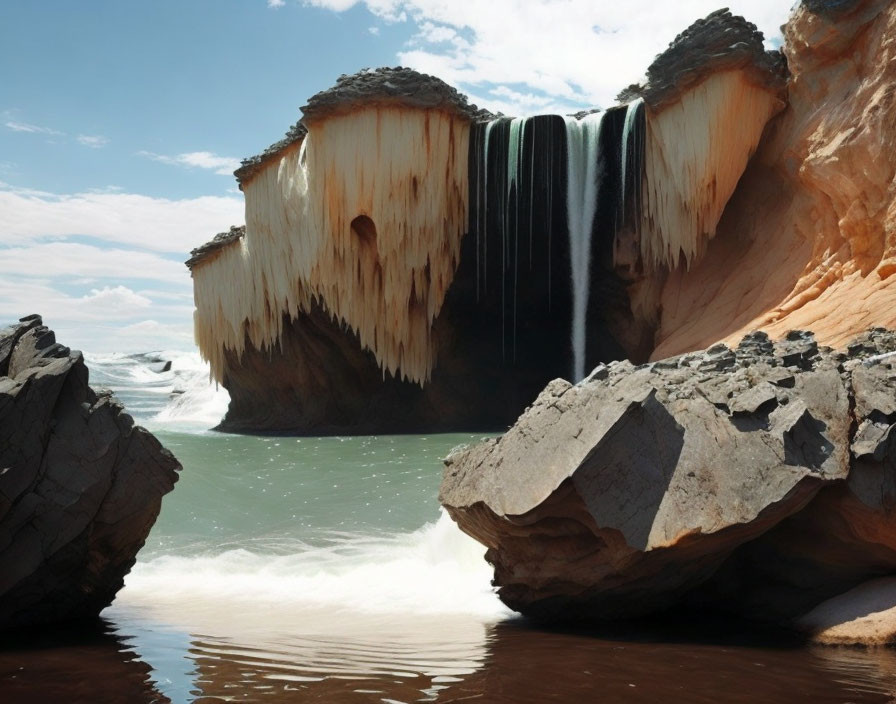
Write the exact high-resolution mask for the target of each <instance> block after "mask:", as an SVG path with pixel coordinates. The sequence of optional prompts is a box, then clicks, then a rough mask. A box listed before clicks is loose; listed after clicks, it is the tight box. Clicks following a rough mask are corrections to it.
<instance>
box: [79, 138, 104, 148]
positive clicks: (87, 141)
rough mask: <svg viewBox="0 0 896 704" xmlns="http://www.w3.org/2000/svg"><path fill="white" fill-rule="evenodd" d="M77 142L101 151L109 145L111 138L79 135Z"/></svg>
mask: <svg viewBox="0 0 896 704" xmlns="http://www.w3.org/2000/svg"><path fill="white" fill-rule="evenodd" d="M77 140H78V142H79V143H80V144H83V145H84V146H85V147H90V148H91V149H100V148H101V147H105V146H106V145H107V144H108V143H109V138H108V137H103V135H101V134H94V135H90V134H79V135H78V136H77Z"/></svg>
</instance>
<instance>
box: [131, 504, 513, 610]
mask: <svg viewBox="0 0 896 704" xmlns="http://www.w3.org/2000/svg"><path fill="white" fill-rule="evenodd" d="M281 550H282V546H281ZM483 554H484V548H483V546H482V545H480V544H479V543H477V542H476V541H474V540H473V539H472V538H470V537H468V536H466V535H465V534H463V533H462V532H461V531H460V530H459V529H458V528H457V526H456V525H455V524H454V522H453V521H452V520H451V519H450V518H449V517H448V515H447V513H445V512H444V511H443V513H442V515H441V517H440V518H439V520H438V521H437V522H435V523H430V524H427V525H425V526H424V527H422V528H420V529H419V530H417V531H414V532H413V533H405V534H393V535H387V536H363V535H342V536H340V537H339V538H337V539H334V541H333V542H332V543H331V544H328V545H327V546H325V547H320V546H310V545H307V544H304V543H296V544H295V545H293V546H291V550H290V551H289V552H288V553H287V554H282V552H281V554H270V553H267V554H266V553H265V552H264V551H258V552H256V551H250V550H245V549H237V550H228V551H226V552H221V553H218V554H212V555H201V556H194V557H186V556H163V557H158V558H155V559H152V560H148V561H146V562H138V563H137V565H136V566H135V567H134V569H133V570H132V572H131V573H130V574H129V575H128V577H127V579H126V581H125V588H124V589H123V590H122V591H121V593H120V594H119V596H118V599H117V600H116V607H117V608H124V609H126V610H128V611H131V610H134V609H137V610H141V611H144V612H151V613H153V614H154V615H155V616H159V615H161V614H159V613H158V612H159V611H160V610H161V612H163V613H164V614H165V615H166V616H165V620H167V621H170V620H175V621H177V620H181V619H180V618H179V617H178V614H180V616H181V617H183V618H186V619H187V620H188V621H189V620H190V619H191V614H192V615H195V614H196V613H197V612H202V611H203V610H207V609H209V608H213V609H214V610H215V611H216V612H219V613H220V612H224V613H227V612H232V613H238V612H241V611H245V610H246V609H247V608H248V609H249V611H250V612H251V613H253V614H256V615H257V614H259V613H261V612H265V610H266V609H268V610H270V609H271V608H272V607H276V610H277V611H276V612H273V613H283V612H285V611H289V610H293V611H295V610H302V609H319V608H320V607H327V611H328V612H332V611H333V610H339V609H344V610H348V611H356V612H365V613H375V614H403V615H409V614H420V615H422V614H429V615H450V614H457V615H461V614H466V615H471V616H475V617H477V619H481V620H483V621H489V620H497V619H500V618H504V617H506V616H508V615H510V613H511V612H510V611H508V610H507V609H506V607H504V606H503V605H502V604H501V602H500V601H499V600H498V598H497V596H496V595H495V593H494V591H493V589H492V587H491V576H492V570H491V567H490V566H489V565H488V564H487V563H486V562H485V560H484V559H483Z"/></svg>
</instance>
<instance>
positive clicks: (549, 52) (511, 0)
mask: <svg viewBox="0 0 896 704" xmlns="http://www.w3.org/2000/svg"><path fill="white" fill-rule="evenodd" d="M791 1H792V0H731V1H730V2H729V3H728V5H729V6H730V7H731V10H732V12H734V13H735V14H741V15H743V16H744V17H746V18H747V19H748V20H749V21H751V22H754V23H755V24H756V25H758V27H759V29H761V30H762V31H763V32H764V33H765V35H766V37H767V38H769V40H770V41H769V44H770V45H771V44H773V43H774V39H775V38H776V37H778V36H779V34H780V32H779V27H780V25H781V24H782V23H783V22H784V21H786V19H787V17H788V15H789V12H790V6H791ZM307 4H312V5H315V6H318V7H325V8H329V9H331V10H333V11H336V12H341V11H344V10H347V9H348V8H350V7H352V6H354V5H356V4H359V0H308V2H307ZM363 4H364V5H365V6H366V7H367V9H368V10H369V11H370V12H371V13H373V14H374V15H375V16H377V17H379V18H381V19H383V20H385V21H388V22H396V21H404V19H406V18H410V21H411V22H413V23H414V25H415V26H416V30H417V33H416V35H415V37H414V39H413V40H412V43H411V45H410V46H408V47H406V48H405V50H403V51H401V52H399V54H398V57H397V58H398V60H399V62H400V63H401V64H403V65H405V66H410V67H412V68H415V69H417V70H419V71H423V72H426V73H431V74H434V75H436V76H439V77H440V78H442V79H443V80H445V81H447V82H448V83H451V84H453V85H455V86H458V87H459V88H461V89H462V90H466V91H468V92H469V91H472V92H475V93H477V94H478V95H479V96H480V99H481V100H482V103H481V104H482V105H484V106H485V107H489V108H491V109H500V110H502V111H503V112H507V113H510V114H514V113H515V114H525V113H528V112H531V111H532V109H540V110H547V109H553V108H552V107H551V106H559V107H563V106H571V107H572V108H574V109H579V108H582V107H594V106H606V105H609V104H612V103H613V102H614V97H615V95H616V94H617V93H618V92H619V91H620V90H621V89H622V88H624V87H625V86H627V85H629V84H630V83H633V82H635V81H639V80H641V77H642V76H643V74H644V72H645V71H646V69H647V67H648V65H649V64H650V63H651V61H652V60H653V58H654V56H655V55H656V54H658V53H660V52H661V51H663V50H664V49H665V48H666V46H668V44H669V42H671V41H672V40H673V39H674V38H675V36H676V35H677V34H678V33H679V32H681V31H682V30H684V29H685V28H686V27H688V26H689V25H690V24H691V23H692V22H694V21H695V20H697V19H699V18H701V17H705V16H706V15H708V14H709V13H710V12H712V11H714V10H716V9H718V7H719V2H718V0H680V1H679V2H676V3H657V2H656V1H655V0H628V1H627V2H624V3H621V2H618V0H489V2H476V3H472V2H447V1H446V0H363ZM501 86H505V87H509V88H511V89H512V90H513V91H515V92H516V93H518V94H519V96H521V97H522V98H525V99H524V100H523V99H517V96H510V95H507V94H504V95H502V94H501V93H496V92H493V89H494V88H496V87H498V88H500V87H501ZM539 96H541V97H540V98H539ZM544 98H549V99H550V100H549V101H548V102H546V103H543V104H539V103H538V100H542V99H544Z"/></svg>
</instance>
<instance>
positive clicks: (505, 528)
mask: <svg viewBox="0 0 896 704" xmlns="http://www.w3.org/2000/svg"><path fill="white" fill-rule="evenodd" d="M894 350H896V334H894V333H891V332H887V331H883V330H873V331H872V332H870V333H868V334H866V335H865V336H863V337H862V338H861V339H860V340H857V341H856V343H855V344H853V345H851V346H850V347H849V349H848V351H847V352H843V353H840V352H834V351H832V350H830V349H828V348H822V347H819V346H818V345H817V344H816V342H815V340H814V338H813V336H812V335H811V334H809V333H802V332H794V333H790V334H789V335H788V336H787V337H786V339H785V340H783V341H781V342H778V343H772V342H771V341H770V339H769V338H768V337H767V336H766V335H765V334H764V333H753V334H750V335H748V336H746V337H745V338H744V339H743V341H742V342H741V343H740V345H739V346H738V347H737V348H736V349H729V348H728V347H726V346H725V345H721V344H719V345H716V346H714V347H711V348H709V349H707V350H705V351H702V352H696V353H690V354H685V355H682V356H679V357H675V358H671V359H666V360H662V361H659V362H655V363H652V364H646V365H641V366H638V367H635V366H633V365H632V364H631V363H629V362H616V363H613V364H610V365H608V366H604V365H602V366H600V367H598V368H597V369H595V370H594V372H592V374H591V375H590V376H589V377H588V378H587V379H585V380H584V381H583V382H581V383H580V384H578V385H575V386H573V385H571V384H569V383H567V382H565V381H562V380H556V381H553V382H551V384H549V385H548V387H547V388H546V389H545V390H544V391H543V392H542V394H541V395H540V396H539V397H538V399H537V400H536V401H535V403H534V404H533V405H532V406H531V407H530V408H529V409H527V411H526V412H525V413H524V414H523V415H522V416H521V417H520V419H519V421H518V422H517V424H516V425H515V426H514V427H513V428H512V429H511V430H510V431H508V432H507V434H506V435H504V436H503V437H501V438H498V439H493V440H489V441H487V442H485V443H483V444H480V445H477V446H474V447H471V448H466V449H463V450H461V451H459V452H457V453H454V454H453V455H452V456H451V457H449V458H448V460H446V469H445V475H444V479H443V482H442V487H441V493H440V499H441V501H442V503H443V504H444V505H445V507H446V508H447V510H448V512H449V513H450V515H451V516H452V518H454V520H455V521H457V523H458V524H459V525H460V527H461V528H462V529H463V530H464V531H465V532H467V533H468V534H470V535H472V536H473V537H474V538H476V539H477V540H479V541H480V542H482V543H483V544H485V545H486V546H487V547H488V552H487V555H486V559H487V560H488V561H489V562H491V563H492V564H493V565H494V567H495V580H494V583H495V585H496V586H498V588H499V590H498V593H499V595H500V597H501V598H502V600H504V602H505V603H507V604H508V606H510V607H511V608H513V609H516V610H517V611H520V612H522V613H524V614H527V615H531V616H535V617H543V618H551V619H554V618H559V619H582V618H588V619H595V620H603V619H615V618H624V617H631V616H639V615H643V614H648V613H652V612H656V611H659V610H662V609H665V608H668V607H672V606H675V605H679V604H683V603H689V604H692V605H693V604H698V605H699V606H700V607H701V608H702V607H705V606H714V607H717V608H723V609H725V610H733V611H737V612H739V613H741V614H742V615H746V616H750V617H763V618H768V617H769V616H771V617H773V618H775V619H784V620H788V619H790V618H793V617H796V616H799V615H800V614H802V613H804V612H806V611H808V610H809V609H811V608H812V607H814V606H816V605H817V604H819V603H820V602H822V601H824V600H825V599H828V598H830V597H832V596H835V595H836V594H839V593H841V592H844V591H846V590H848V589H851V588H853V587H855V586H857V585H858V584H860V583H861V582H863V581H865V580H867V579H870V578H871V577H875V576H880V575H882V574H888V573H896V550H894V548H896V538H893V535H896V531H894V530H893V527H894V526H896V514H894V511H896V485H894V482H896V479H894V475H896V472H894V464H893V463H894V459H896V444H894V443H893V441H892V440H891V437H896V431H894V426H896V368H894V363H896V355H894V354H893V352H894Z"/></svg>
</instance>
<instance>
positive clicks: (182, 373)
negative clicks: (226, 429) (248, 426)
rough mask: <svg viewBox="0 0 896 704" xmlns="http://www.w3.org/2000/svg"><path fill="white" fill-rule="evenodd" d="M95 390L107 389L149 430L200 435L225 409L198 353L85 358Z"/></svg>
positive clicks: (222, 396)
mask: <svg viewBox="0 0 896 704" xmlns="http://www.w3.org/2000/svg"><path fill="white" fill-rule="evenodd" d="M84 357H85V361H86V362H87V366H88V368H89V369H90V381H91V384H92V385H93V386H94V387H95V388H107V389H109V390H111V391H112V392H113V393H114V394H115V396H116V397H117V398H118V400H119V401H121V402H122V403H123V404H124V406H125V408H126V409H127V411H128V412H129V413H130V414H131V415H132V416H134V419H135V420H136V421H137V422H138V423H140V424H141V425H145V426H147V427H149V428H150V429H152V430H167V429H172V430H180V431H187V432H195V431H203V430H207V429H209V428H212V427H214V426H215V425H217V424H218V423H219V422H220V421H221V418H223V417H224V414H225V413H226V411H227V405H228V403H229V402H230V397H229V395H228V394H227V391H226V390H225V389H223V388H222V387H220V386H218V385H217V384H215V383H214V382H212V381H211V380H210V379H209V367H208V364H207V363H206V362H204V361H203V360H202V358H201V357H200V356H199V354H198V353H197V352H183V351H173V350H164V351H157V352H143V353H137V354H124V353H109V354H92V353H85V354H84Z"/></svg>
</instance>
